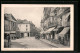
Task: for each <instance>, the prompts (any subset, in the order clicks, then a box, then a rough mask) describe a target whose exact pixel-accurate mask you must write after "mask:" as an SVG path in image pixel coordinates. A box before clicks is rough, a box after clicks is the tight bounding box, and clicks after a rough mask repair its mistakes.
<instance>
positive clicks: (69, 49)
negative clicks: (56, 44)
mask: <svg viewBox="0 0 80 53" xmlns="http://www.w3.org/2000/svg"><path fill="white" fill-rule="evenodd" d="M5 7H70V13H71V19H70V29H71V30H70V48H45V49H43V48H39V49H38V48H4V38H3V37H4V8H5ZM73 50H74V5H73V4H1V51H73Z"/></svg>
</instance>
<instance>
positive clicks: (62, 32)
mask: <svg viewBox="0 0 80 53" xmlns="http://www.w3.org/2000/svg"><path fill="white" fill-rule="evenodd" d="M69 29H70V27H65V28H64V29H63V30H62V31H61V32H60V33H59V36H64V35H65V34H66V33H67V32H68V31H69Z"/></svg>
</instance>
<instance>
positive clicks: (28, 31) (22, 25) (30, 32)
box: [17, 20, 37, 37]
mask: <svg viewBox="0 0 80 53" xmlns="http://www.w3.org/2000/svg"><path fill="white" fill-rule="evenodd" d="M17 24H18V28H19V31H20V33H21V37H31V36H35V34H36V32H37V31H36V29H35V25H34V24H33V23H32V22H30V21H27V20H17Z"/></svg>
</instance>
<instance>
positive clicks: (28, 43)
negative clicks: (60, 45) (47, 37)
mask: <svg viewBox="0 0 80 53" xmlns="http://www.w3.org/2000/svg"><path fill="white" fill-rule="evenodd" d="M54 47H55V46H52V45H49V44H46V43H45V42H43V41H41V40H37V39H35V38H34V37H25V38H20V39H16V40H12V44H11V48H54Z"/></svg>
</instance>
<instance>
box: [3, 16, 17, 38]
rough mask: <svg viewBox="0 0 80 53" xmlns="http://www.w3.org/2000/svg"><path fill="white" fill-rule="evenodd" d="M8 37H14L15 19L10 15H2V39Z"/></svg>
mask: <svg viewBox="0 0 80 53" xmlns="http://www.w3.org/2000/svg"><path fill="white" fill-rule="evenodd" d="M6 34H9V35H10V38H11V39H14V38H15V37H16V19H15V18H14V17H13V15H12V14H4V37H5V36H6Z"/></svg>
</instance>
